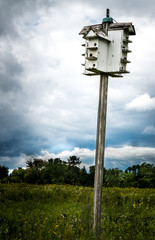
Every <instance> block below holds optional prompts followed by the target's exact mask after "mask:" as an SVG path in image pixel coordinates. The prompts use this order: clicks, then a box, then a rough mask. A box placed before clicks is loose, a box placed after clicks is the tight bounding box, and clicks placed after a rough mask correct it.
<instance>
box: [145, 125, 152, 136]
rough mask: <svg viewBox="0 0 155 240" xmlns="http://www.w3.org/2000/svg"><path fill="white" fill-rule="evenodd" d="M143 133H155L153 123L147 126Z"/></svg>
mask: <svg viewBox="0 0 155 240" xmlns="http://www.w3.org/2000/svg"><path fill="white" fill-rule="evenodd" d="M142 133H143V134H149V135H155V126H153V125H150V126H147V127H146V128H145V129H144V131H143V132H142Z"/></svg>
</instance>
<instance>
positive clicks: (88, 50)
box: [79, 17, 135, 77]
mask: <svg viewBox="0 0 155 240" xmlns="http://www.w3.org/2000/svg"><path fill="white" fill-rule="evenodd" d="M79 34H81V35H83V38H84V39H85V43H84V44H82V46H83V47H84V49H85V50H84V53H83V54H82V55H83V56H84V57H85V61H84V63H83V64H82V65H83V66H84V67H85V70H84V74H86V75H90V76H91V75H99V74H101V73H106V74H108V75H110V76H112V77H121V76H122V75H121V74H124V73H129V72H128V71H127V64H128V63H130V61H129V60H128V53H130V52H131V50H130V49H129V47H128V45H129V43H131V42H132V41H131V40H130V39H129V36H130V35H135V29H134V26H133V25H132V23H131V22H129V23H113V19H112V18H109V17H106V18H104V19H103V21H102V24H97V25H91V26H85V27H84V28H83V29H82V30H81V31H80V33H79Z"/></svg>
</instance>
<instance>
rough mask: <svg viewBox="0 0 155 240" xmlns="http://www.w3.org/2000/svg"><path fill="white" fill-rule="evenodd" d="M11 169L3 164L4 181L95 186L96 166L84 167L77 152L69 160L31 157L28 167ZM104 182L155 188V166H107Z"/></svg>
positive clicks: (115, 184) (109, 184) (1, 167)
mask: <svg viewBox="0 0 155 240" xmlns="http://www.w3.org/2000/svg"><path fill="white" fill-rule="evenodd" d="M8 172H9V171H8V168H7V167H5V166H0V181H1V183H8V182H9V183H22V182H24V183H28V184H71V185H82V186H92V187H93V185H94V175H95V166H90V167H89V171H87V170H86V168H85V166H83V167H81V161H80V158H78V157H77V156H70V157H69V158H68V159H67V162H66V161H63V160H61V159H60V158H55V159H52V158H50V159H49V160H48V161H45V160H42V159H38V158H35V157H31V158H30V159H29V160H27V162H26V169H23V168H20V167H19V168H18V169H14V170H13V172H12V173H11V174H10V175H8ZM103 186H104V187H139V188H155V166H154V165H153V164H149V163H145V162H144V163H142V164H141V165H139V164H138V165H133V166H132V167H128V168H127V169H126V170H125V171H123V170H120V169H118V168H112V169H105V168H104V174H103Z"/></svg>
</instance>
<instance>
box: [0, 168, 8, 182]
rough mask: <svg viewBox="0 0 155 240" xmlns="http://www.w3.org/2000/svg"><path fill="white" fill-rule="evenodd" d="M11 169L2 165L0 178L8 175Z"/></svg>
mask: <svg viewBox="0 0 155 240" xmlns="http://www.w3.org/2000/svg"><path fill="white" fill-rule="evenodd" d="M8 173H9V170H8V167H5V166H1V165H0V180H2V179H3V178H6V177H7V176H8Z"/></svg>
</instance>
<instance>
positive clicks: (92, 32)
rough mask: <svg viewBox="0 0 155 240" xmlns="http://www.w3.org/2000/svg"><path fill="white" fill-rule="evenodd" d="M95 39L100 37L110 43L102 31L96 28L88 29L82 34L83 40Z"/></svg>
mask: <svg viewBox="0 0 155 240" xmlns="http://www.w3.org/2000/svg"><path fill="white" fill-rule="evenodd" d="M96 37H100V38H102V39H104V40H106V41H110V40H109V39H108V36H107V35H106V34H105V33H104V32H103V31H101V30H100V29H97V28H93V27H91V28H89V29H88V31H87V32H86V34H84V38H85V39H90V38H96Z"/></svg>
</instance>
